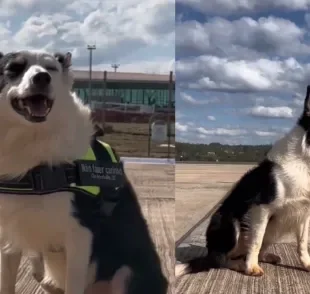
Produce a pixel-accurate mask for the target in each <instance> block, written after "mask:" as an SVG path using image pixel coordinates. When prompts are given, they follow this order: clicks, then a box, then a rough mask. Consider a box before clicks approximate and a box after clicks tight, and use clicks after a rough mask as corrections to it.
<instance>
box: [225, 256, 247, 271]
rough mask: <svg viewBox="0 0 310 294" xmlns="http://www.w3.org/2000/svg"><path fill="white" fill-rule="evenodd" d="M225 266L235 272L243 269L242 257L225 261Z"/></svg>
mask: <svg viewBox="0 0 310 294" xmlns="http://www.w3.org/2000/svg"><path fill="white" fill-rule="evenodd" d="M227 268H228V269H230V270H233V271H236V272H244V271H245V262H244V259H242V258H241V259H230V260H228V261H227Z"/></svg>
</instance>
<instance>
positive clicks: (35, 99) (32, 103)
mask: <svg viewBox="0 0 310 294" xmlns="http://www.w3.org/2000/svg"><path fill="white" fill-rule="evenodd" d="M53 102H54V101H53V100H52V99H50V98H48V97H47V96H45V95H42V94H37V95H31V96H27V97H24V98H13V99H11V104H12V107H13V109H14V110H15V111H16V112H17V113H19V114H20V115H23V116H24V117H25V118H26V119H27V120H29V121H31V122H43V121H45V120H46V117H47V115H48V114H49V113H50V111H51V109H52V106H53Z"/></svg>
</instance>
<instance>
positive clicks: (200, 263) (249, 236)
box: [176, 86, 310, 276]
mask: <svg viewBox="0 0 310 294" xmlns="http://www.w3.org/2000/svg"><path fill="white" fill-rule="evenodd" d="M309 220H310V86H308V88H307V94H306V98H305V102H304V109H303V113H302V115H301V117H300V118H299V120H298V122H297V124H296V126H295V127H294V128H293V129H292V130H291V131H290V132H289V133H288V134H287V135H285V136H284V137H283V138H282V139H280V140H279V141H277V142H276V143H275V144H274V145H273V147H272V149H271V150H270V151H269V152H268V153H267V156H266V159H265V160H264V161H262V162H261V163H260V164H259V165H258V166H257V167H255V168H253V169H252V170H250V171H249V172H247V173H246V174H245V175H244V176H243V177H242V178H241V179H240V180H239V181H238V182H237V184H236V185H235V186H234V187H233V188H232V190H231V191H230V192H229V193H228V196H227V197H226V198H225V200H224V201H223V203H222V204H221V206H220V207H219V208H218V209H217V211H216V212H215V213H214V215H213V216H212V218H211V221H210V224H209V226H208V228H207V231H206V240H207V248H208V254H207V256H206V257H203V258H197V259H194V260H191V261H190V262H189V263H187V264H180V265H177V266H176V276H180V275H182V274H186V273H194V272H200V271H206V270H208V269H210V268H221V267H225V268H230V269H234V270H237V271H241V272H244V273H246V274H247V275H251V276H261V275H263V270H262V268H261V267H260V266H259V264H258V262H259V261H264V262H270V263H278V262H279V261H280V257H278V256H276V255H273V254H270V253H267V252H266V250H267V249H268V247H269V245H270V244H272V243H275V242H276V241H277V240H279V239H280V238H281V237H282V236H283V235H285V234H287V233H295V235H296V237H297V244H298V254H299V258H300V261H301V263H302V265H303V267H304V268H305V269H306V270H309V271H310V256H309V253H308V231H309ZM244 259H245V262H244Z"/></svg>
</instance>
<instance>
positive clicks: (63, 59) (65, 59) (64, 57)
mask: <svg viewBox="0 0 310 294" xmlns="http://www.w3.org/2000/svg"><path fill="white" fill-rule="evenodd" d="M54 57H55V58H56V60H57V61H58V62H59V63H60V64H61V65H62V67H63V69H68V68H69V67H70V66H71V65H72V62H71V60H72V54H71V53H70V52H67V53H66V54H62V53H55V54H54Z"/></svg>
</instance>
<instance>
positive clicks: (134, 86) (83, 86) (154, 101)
mask: <svg viewBox="0 0 310 294" xmlns="http://www.w3.org/2000/svg"><path fill="white" fill-rule="evenodd" d="M73 90H74V91H75V92H76V93H77V95H78V96H79V97H80V98H81V99H82V100H83V101H84V102H90V101H89V83H88V82H87V81H76V82H75V84H74V86H73ZM105 93H106V96H109V97H111V96H115V97H119V98H121V103H128V104H145V105H152V106H153V105H155V106H157V107H168V104H169V85H168V83H167V84H158V83H121V82H119V83H117V82H113V83H112V82H107V85H106V90H105ZM92 97H94V98H93V99H92V100H93V101H98V102H99V101H103V97H104V84H103V82H96V81H93V82H92ZM171 105H172V107H175V88H174V85H173V91H172V97H171Z"/></svg>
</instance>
